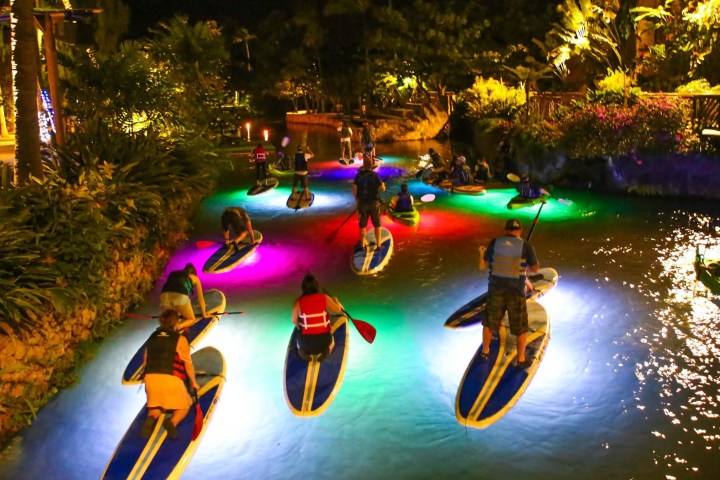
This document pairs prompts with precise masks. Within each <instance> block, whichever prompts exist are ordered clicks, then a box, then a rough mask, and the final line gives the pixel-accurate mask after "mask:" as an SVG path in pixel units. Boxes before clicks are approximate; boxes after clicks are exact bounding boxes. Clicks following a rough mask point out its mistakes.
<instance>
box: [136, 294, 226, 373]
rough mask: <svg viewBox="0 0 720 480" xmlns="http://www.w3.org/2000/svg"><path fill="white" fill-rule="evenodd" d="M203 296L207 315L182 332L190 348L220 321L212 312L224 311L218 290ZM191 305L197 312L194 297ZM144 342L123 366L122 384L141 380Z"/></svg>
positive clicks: (197, 308) (222, 299)
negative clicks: (125, 365)
mask: <svg viewBox="0 0 720 480" xmlns="http://www.w3.org/2000/svg"><path fill="white" fill-rule="evenodd" d="M203 298H205V310H206V311H207V313H208V315H209V316H207V317H205V318H201V319H200V320H198V321H197V322H195V323H194V324H193V325H192V326H190V327H188V329H187V331H186V332H185V333H184V335H185V337H187V339H188V343H189V344H190V348H193V347H195V346H196V345H197V344H198V343H200V340H202V339H203V338H204V337H205V335H206V334H207V333H208V332H209V331H210V330H211V329H212V328H213V327H214V326H215V324H217V323H218V322H219V321H220V317H219V316H218V315H214V314H216V313H221V312H224V311H225V294H224V293H223V292H221V291H220V290H208V291H207V292H204V294H203ZM192 305H193V311H195V312H197V311H198V310H200V305H198V303H197V299H196V298H194V299H193V300H192ZM146 343H147V340H146V341H145V343H143V344H142V346H141V347H140V348H138V350H137V352H135V355H133V356H132V358H131V359H130V361H129V362H128V365H127V367H125V371H124V372H123V376H122V384H123V385H137V384H138V383H141V382H142V379H143V374H144V372H145V370H144V367H143V363H144V362H143V360H144V356H145V344H146Z"/></svg>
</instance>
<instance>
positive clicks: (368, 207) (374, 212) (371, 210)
mask: <svg viewBox="0 0 720 480" xmlns="http://www.w3.org/2000/svg"><path fill="white" fill-rule="evenodd" d="M358 214H359V218H358V224H359V225H360V228H365V227H367V223H368V217H370V219H371V220H372V224H373V226H374V227H379V226H381V224H380V202H378V201H374V202H369V203H364V202H360V203H359V204H358Z"/></svg>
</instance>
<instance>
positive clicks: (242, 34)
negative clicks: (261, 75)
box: [233, 27, 257, 72]
mask: <svg viewBox="0 0 720 480" xmlns="http://www.w3.org/2000/svg"><path fill="white" fill-rule="evenodd" d="M255 38H257V36H255V35H253V34H251V33H250V32H248V30H247V28H243V27H241V28H238V30H237V32H236V35H235V38H233V43H244V44H245V56H246V57H247V69H248V72H251V71H252V65H251V64H250V40H253V39H255Z"/></svg>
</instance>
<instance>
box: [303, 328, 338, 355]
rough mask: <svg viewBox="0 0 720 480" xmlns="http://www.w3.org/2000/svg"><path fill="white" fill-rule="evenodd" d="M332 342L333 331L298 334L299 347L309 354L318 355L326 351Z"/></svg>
mask: <svg viewBox="0 0 720 480" xmlns="http://www.w3.org/2000/svg"><path fill="white" fill-rule="evenodd" d="M331 343H332V333H330V332H328V333H322V334H320V335H302V334H300V335H298V336H297V347H298V350H301V352H300V353H301V355H302V354H303V353H305V354H307V355H317V354H319V353H326V352H327V351H328V349H329V348H330V344H331Z"/></svg>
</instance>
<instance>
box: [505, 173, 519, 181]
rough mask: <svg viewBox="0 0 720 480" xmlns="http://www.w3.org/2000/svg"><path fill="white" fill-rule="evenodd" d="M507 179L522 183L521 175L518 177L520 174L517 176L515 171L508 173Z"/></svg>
mask: <svg viewBox="0 0 720 480" xmlns="http://www.w3.org/2000/svg"><path fill="white" fill-rule="evenodd" d="M507 179H508V180H510V181H511V182H513V183H520V177H518V176H517V175H516V174H514V173H508V174H507Z"/></svg>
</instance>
